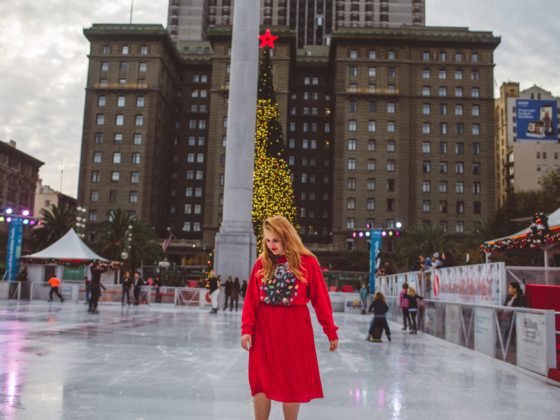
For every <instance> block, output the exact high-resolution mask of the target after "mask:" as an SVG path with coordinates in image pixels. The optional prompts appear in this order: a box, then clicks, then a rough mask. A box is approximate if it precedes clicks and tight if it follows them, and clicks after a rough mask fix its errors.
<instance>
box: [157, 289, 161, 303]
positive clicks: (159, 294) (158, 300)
mask: <svg viewBox="0 0 560 420" xmlns="http://www.w3.org/2000/svg"><path fill="white" fill-rule="evenodd" d="M156 303H161V292H160V291H159V287H156Z"/></svg>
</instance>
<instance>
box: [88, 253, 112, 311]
mask: <svg viewBox="0 0 560 420" xmlns="http://www.w3.org/2000/svg"><path fill="white" fill-rule="evenodd" d="M107 270H108V268H107V265H105V264H100V263H99V262H95V263H93V264H92V266H91V268H90V271H91V298H90V300H89V309H88V312H89V313H91V314H98V313H99V311H98V310H97V303H98V302H99V298H100V297H101V289H103V290H106V288H105V286H103V284H102V283H101V275H102V274H103V273H105V272H106V271H107Z"/></svg>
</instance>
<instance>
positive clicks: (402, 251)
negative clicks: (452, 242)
mask: <svg viewBox="0 0 560 420" xmlns="http://www.w3.org/2000/svg"><path fill="white" fill-rule="evenodd" d="M446 248H448V243H447V240H446V233H445V231H444V230H443V228H442V227H441V226H440V225H439V224H429V225H428V224H418V225H415V226H413V227H412V228H411V229H409V230H407V231H406V232H404V234H403V236H401V237H400V238H399V239H398V240H397V241H396V251H397V259H398V263H399V265H400V266H402V267H405V268H409V267H412V266H414V265H415V264H416V262H417V261H418V256H419V255H432V253H434V252H436V251H438V252H441V251H443V250H444V249H446Z"/></svg>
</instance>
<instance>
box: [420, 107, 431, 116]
mask: <svg viewBox="0 0 560 420" xmlns="http://www.w3.org/2000/svg"><path fill="white" fill-rule="evenodd" d="M430 112H431V107H430V104H423V105H422V115H430Z"/></svg>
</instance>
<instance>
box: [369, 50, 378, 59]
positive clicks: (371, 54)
mask: <svg viewBox="0 0 560 420" xmlns="http://www.w3.org/2000/svg"><path fill="white" fill-rule="evenodd" d="M368 57H369V59H370V60H375V59H376V57H377V55H376V53H375V50H369V53H368Z"/></svg>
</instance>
